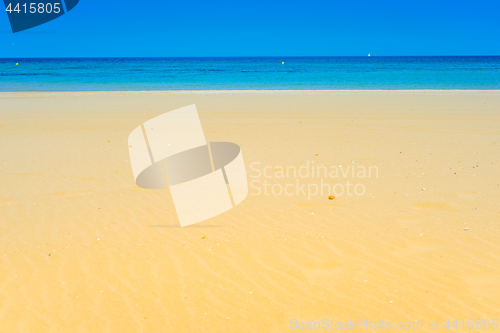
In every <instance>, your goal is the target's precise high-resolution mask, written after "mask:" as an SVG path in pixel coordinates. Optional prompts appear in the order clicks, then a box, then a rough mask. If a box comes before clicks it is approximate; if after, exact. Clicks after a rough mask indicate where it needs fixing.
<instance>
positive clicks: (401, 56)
mask: <svg viewBox="0 0 500 333" xmlns="http://www.w3.org/2000/svg"><path fill="white" fill-rule="evenodd" d="M390 57H400V58H404V57H407V58H410V57H422V58H423V57H500V55H496V54H491V55H484V54H481V55H370V56H368V55H365V56H361V55H349V56H348V55H342V56H339V55H336V56H315V55H307V56H290V55H288V56H67V57H51V56H43V57H25V56H22V57H0V59H84V58H86V59H112V58H114V59H127V58H163V59H166V58H390Z"/></svg>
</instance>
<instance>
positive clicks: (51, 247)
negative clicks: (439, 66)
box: [0, 91, 500, 332]
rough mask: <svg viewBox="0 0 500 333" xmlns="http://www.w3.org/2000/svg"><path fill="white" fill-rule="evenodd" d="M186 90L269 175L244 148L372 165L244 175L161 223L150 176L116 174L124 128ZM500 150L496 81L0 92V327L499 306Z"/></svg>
mask: <svg viewBox="0 0 500 333" xmlns="http://www.w3.org/2000/svg"><path fill="white" fill-rule="evenodd" d="M189 104H196V105H197V108H198V111H199V114H200V118H201V121H202V124H203V127H204V131H205V136H206V139H207V141H229V142H234V143H237V144H239V145H240V146H241V148H242V152H243V158H244V160H245V164H246V166H247V173H248V180H249V181H253V180H257V181H260V182H261V185H262V182H263V181H264V180H267V182H268V183H269V184H279V185H276V186H275V188H274V189H275V192H277V190H278V189H279V186H285V185H286V184H288V183H292V184H295V183H296V181H297V179H295V178H288V179H278V178H276V177H274V176H273V177H272V178H265V177H264V176H261V177H260V178H254V177H255V176H256V174H257V172H255V171H253V170H252V169H251V168H250V165H251V164H252V163H254V162H259V163H261V164H254V169H255V168H258V169H260V170H262V169H263V168H264V167H265V166H271V167H272V168H271V169H269V170H268V171H272V170H274V171H277V170H279V169H280V168H279V166H295V167H297V168H298V167H300V166H305V165H307V162H308V161H309V163H310V165H312V163H313V162H314V165H315V166H327V167H332V166H337V167H338V166H339V165H343V166H344V167H347V166H355V167H356V168H358V167H360V166H364V167H366V168H368V167H369V166H372V167H374V166H376V167H377V168H378V178H377V177H375V176H373V175H372V177H371V178H363V179H360V178H356V177H354V178H353V177H351V176H352V175H348V176H347V178H344V177H343V176H342V175H340V177H339V178H338V179H333V178H328V179H324V180H325V181H326V182H328V183H329V184H336V183H341V184H345V183H346V181H347V180H349V181H350V182H351V183H352V184H362V185H363V186H364V188H365V190H366V192H365V194H364V195H352V196H349V195H347V194H345V193H344V194H343V195H340V196H338V197H337V198H336V199H334V200H329V199H328V194H326V193H324V194H323V195H311V193H309V195H310V199H309V200H308V195H307V194H304V193H299V194H298V195H297V194H294V195H291V196H288V195H285V194H282V195H265V194H264V193H261V194H260V195H256V192H257V190H256V189H254V188H250V194H249V196H248V197H247V199H246V200H245V201H243V202H242V203H241V204H240V205H238V206H237V207H236V208H235V209H232V210H230V211H228V212H227V213H225V214H222V215H220V216H217V217H215V218H212V219H210V220H207V221H204V222H201V223H199V224H196V225H193V226H190V227H186V228H180V227H179V225H178V221H177V217H176V213H175V209H174V207H173V203H172V200H171V197H170V193H169V191H168V190H145V189H141V188H138V187H137V186H136V185H135V183H134V180H133V176H132V171H131V167H130V163H129V161H128V147H127V137H128V134H129V133H130V131H131V130H132V129H134V128H135V127H137V126H138V125H139V124H141V123H143V122H144V121H146V120H148V119H150V118H152V117H154V116H157V115H159V114H162V113H164V112H167V111H170V110H173V109H175V108H178V107H182V106H186V105H189ZM499 148H500V91H302V92H300V91H275V92H266V91H262V92H255V91H248V92H94V93H91V92H89V93H69V92H68V93H1V94H0V151H1V156H0V185H1V186H0V323H1V324H0V331H1V332H16V331H19V332H284V331H289V330H290V327H291V325H290V320H292V319H296V320H298V321H302V322H306V321H313V320H321V319H324V318H325V319H329V320H333V321H334V322H335V321H348V320H349V319H351V320H355V319H358V318H359V319H366V320H369V321H372V322H376V321H378V322H380V321H382V320H384V322H387V321H390V322H392V323H393V325H395V323H397V322H414V321H420V322H422V323H423V329H422V330H421V331H431V330H428V328H427V325H428V320H429V319H432V320H433V321H435V320H437V319H439V324H440V329H439V330H432V331H434V332H435V331H448V330H447V329H444V328H442V325H443V324H444V321H445V320H446V319H459V320H461V319H466V320H467V319H469V318H470V319H483V320H484V319H495V318H496V319H500V318H499V317H500V243H499V242H498V238H499V236H500V232H499V226H500V218H499V217H500V185H499V184H500V176H499V175H500V173H499V171H500V153H499ZM257 166H258V167H257ZM344 170H345V169H344ZM298 180H299V181H300V182H301V183H306V184H307V183H310V184H313V183H317V182H318V181H320V179H319V178H314V179H302V178H299V179H298ZM253 184H254V186H260V185H256V184H258V183H257V182H254V183H253ZM261 189H263V187H262V186H261ZM424 189H425V190H424ZM268 190H269V189H268ZM360 190H361V187H358V192H359V191H360ZM351 191H352V189H351ZM467 227H468V228H469V229H468V230H464V228H467ZM203 236H205V237H206V238H203ZM460 325H461V324H460ZM357 331H359V332H363V331H367V330H366V329H364V328H361V327H360V328H359V329H358V330H357ZM453 331H457V332H458V331H463V330H461V329H459V330H453ZM469 331H472V330H469Z"/></svg>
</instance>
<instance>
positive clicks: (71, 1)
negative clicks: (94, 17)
mask: <svg viewBox="0 0 500 333" xmlns="http://www.w3.org/2000/svg"><path fill="white" fill-rule="evenodd" d="M78 1H79V0H64V4H65V5H66V13H67V12H69V11H70V10H72V9H73V8H74V7H75V6H76V5H77V4H78Z"/></svg>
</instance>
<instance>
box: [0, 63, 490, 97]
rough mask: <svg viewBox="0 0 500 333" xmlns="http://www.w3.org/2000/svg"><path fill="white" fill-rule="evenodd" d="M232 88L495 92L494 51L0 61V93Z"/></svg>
mask: <svg viewBox="0 0 500 333" xmlns="http://www.w3.org/2000/svg"><path fill="white" fill-rule="evenodd" d="M283 62H284V64H283ZM16 63H18V65H16ZM233 89H238V90H246V89H252V90H253V89H256V90H263V89H270V90H284V89H295V90H319V89H500V56H467V57H465V56H464V57H461V56H449V57H448V56H442V57H374V56H372V57H227V58H209V57H204V58H45V59H44V58H36V59H29V58H15V59H5V58H3V59H0V91H100V90H103V91H110V90H233Z"/></svg>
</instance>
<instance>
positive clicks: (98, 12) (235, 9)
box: [0, 0, 500, 58]
mask: <svg viewBox="0 0 500 333" xmlns="http://www.w3.org/2000/svg"><path fill="white" fill-rule="evenodd" d="M2 8H3V7H2ZM499 17H500V1H499V0H469V1H462V0H453V1H438V0H418V1H407V0H397V1H376V0H371V1H365V0H353V1H351V0H342V1H338V0H332V1H315V0H302V1H272V0H265V1H262V0H249V1H241V0H233V1H218V0H212V1H206V0H204V1H188V0H175V1H171V0H148V1H145V0H140V1H129V0H122V1H117V0H106V1H105V0H99V1H97V0H80V3H79V4H78V5H77V6H76V7H75V8H74V9H73V10H72V11H70V12H69V13H67V14H65V15H63V16H62V17H60V18H58V19H56V20H54V21H51V22H48V23H46V24H44V25H41V26H39V27H35V28H33V29H30V30H27V31H24V32H19V33H16V34H13V33H12V32H11V29H10V25H9V22H8V19H7V13H5V12H4V13H0V57H2V58H3V57H92V56H102V57H108V56H109V57H111V56H117V57H135V56H138V57H141V56H144V57H154V56H159V57H161V56H165V57H169V56H305V55H310V56H346V55H347V56H351V55H352V56H365V55H367V54H368V53H371V55H372V56H377V55H380V56H387V55H500V19H499Z"/></svg>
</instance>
